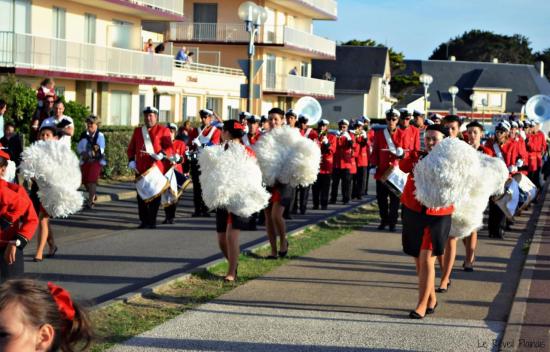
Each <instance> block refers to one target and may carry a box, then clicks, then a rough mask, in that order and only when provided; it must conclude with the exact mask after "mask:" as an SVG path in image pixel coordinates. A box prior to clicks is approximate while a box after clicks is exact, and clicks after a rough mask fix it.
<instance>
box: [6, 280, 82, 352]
mask: <svg viewBox="0 0 550 352" xmlns="http://www.w3.org/2000/svg"><path fill="white" fill-rule="evenodd" d="M90 342H91V327H90V323H89V321H88V318H87V317H86V314H85V313H84V312H83V311H82V310H81V308H80V307H79V306H78V305H76V304H74V303H73V302H72V301H71V298H70V296H69V293H68V292H67V291H65V290H64V289H62V288H61V287H58V286H55V285H53V284H51V283H49V284H48V285H46V284H43V283H38V282H35V281H32V280H11V281H6V282H4V283H3V284H2V285H0V350H1V351H4V352H14V351H41V352H42V351H43V352H47V351H59V350H61V351H64V352H65V351H68V352H72V351H76V350H81V349H82V350H84V349H85V348H87V347H88V346H89V344H90ZM77 346H78V347H81V348H77Z"/></svg>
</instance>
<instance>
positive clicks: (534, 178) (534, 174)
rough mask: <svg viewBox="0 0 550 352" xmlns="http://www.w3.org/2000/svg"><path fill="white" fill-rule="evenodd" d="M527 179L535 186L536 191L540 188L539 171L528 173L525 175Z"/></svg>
mask: <svg viewBox="0 0 550 352" xmlns="http://www.w3.org/2000/svg"><path fill="white" fill-rule="evenodd" d="M527 177H528V178H529V179H530V180H531V182H533V183H534V184H535V186H537V188H538V189H540V188H541V185H540V169H537V171H533V172H529V173H528V174H527Z"/></svg>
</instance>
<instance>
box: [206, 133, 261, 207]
mask: <svg viewBox="0 0 550 352" xmlns="http://www.w3.org/2000/svg"><path fill="white" fill-rule="evenodd" d="M224 148H225V146H223V145H215V146H211V147H207V148H205V149H204V150H203V151H202V152H201V153H200V154H199V166H200V170H201V175H200V177H199V178H200V182H201V188H202V197H203V200H204V203H205V204H206V206H207V207H208V208H210V209H217V208H224V209H227V210H228V211H229V212H231V213H233V214H235V215H238V216H242V217H249V216H250V215H252V214H254V213H256V212H258V211H260V210H262V209H264V208H265V207H266V206H267V203H268V201H269V197H270V195H269V193H268V192H267V191H266V190H265V188H264V187H263V185H262V173H261V170H260V167H259V166H258V163H257V161H256V159H255V158H254V157H252V156H250V155H249V154H248V152H247V151H246V149H245V147H244V146H243V145H240V144H236V143H229V148H228V149H227V150H224Z"/></svg>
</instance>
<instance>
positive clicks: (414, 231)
mask: <svg viewBox="0 0 550 352" xmlns="http://www.w3.org/2000/svg"><path fill="white" fill-rule="evenodd" d="M401 219H402V222H403V233H402V237H401V239H402V244H403V252H405V253H406V254H408V255H411V256H413V257H416V258H418V256H419V255H420V247H421V246H422V237H423V235H424V229H425V228H426V227H429V228H430V233H431V237H432V246H433V250H432V256H439V255H442V254H443V252H444V251H445V244H446V242H447V238H448V237H449V232H450V231H451V215H443V216H434V215H426V214H425V213H417V212H416V211H413V210H411V209H409V208H407V207H406V206H402V207H401Z"/></svg>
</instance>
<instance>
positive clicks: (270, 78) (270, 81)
mask: <svg viewBox="0 0 550 352" xmlns="http://www.w3.org/2000/svg"><path fill="white" fill-rule="evenodd" d="M266 61H267V62H266V87H267V88H272V89H273V88H275V85H276V83H277V62H276V58H275V55H273V54H267V60H266Z"/></svg>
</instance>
